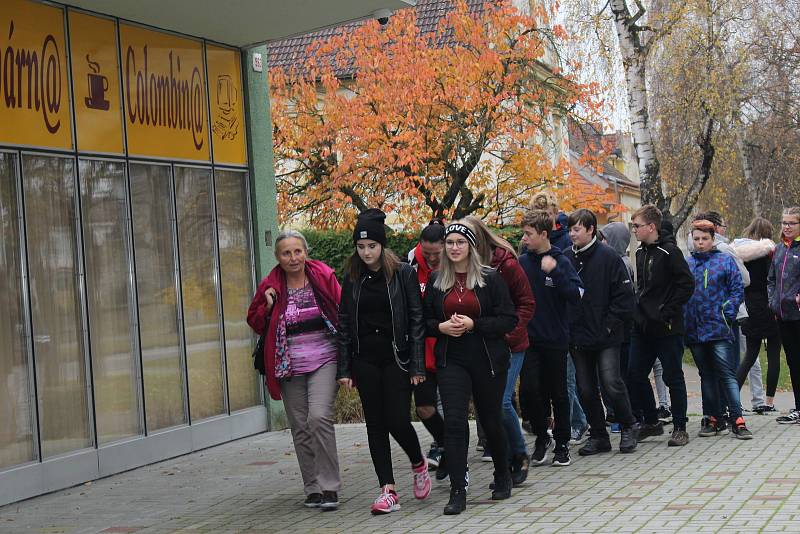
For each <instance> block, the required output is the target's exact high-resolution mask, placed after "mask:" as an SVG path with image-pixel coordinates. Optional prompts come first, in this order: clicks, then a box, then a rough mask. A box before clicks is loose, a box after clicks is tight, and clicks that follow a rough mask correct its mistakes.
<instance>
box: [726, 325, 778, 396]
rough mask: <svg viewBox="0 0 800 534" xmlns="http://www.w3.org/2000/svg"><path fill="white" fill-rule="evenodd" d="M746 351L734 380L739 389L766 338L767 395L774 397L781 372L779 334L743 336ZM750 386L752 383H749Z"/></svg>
mask: <svg viewBox="0 0 800 534" xmlns="http://www.w3.org/2000/svg"><path fill="white" fill-rule="evenodd" d="M745 339H746V340H747V342H746V346H747V348H746V352H745V355H744V360H742V363H741V365H739V369H738V370H737V371H736V381H737V382H738V383H739V389H741V388H742V384H744V381H745V380H747V375H748V374H749V373H750V369H751V368H752V367H753V364H754V363H756V358H758V353H759V352H761V342H762V341H763V340H765V339H766V341H767V397H774V396H775V390H776V389H777V387H778V378H780V374H781V338H780V337H779V336H770V337H768V338H763V337H760V336H745ZM750 385H751V386H752V384H750Z"/></svg>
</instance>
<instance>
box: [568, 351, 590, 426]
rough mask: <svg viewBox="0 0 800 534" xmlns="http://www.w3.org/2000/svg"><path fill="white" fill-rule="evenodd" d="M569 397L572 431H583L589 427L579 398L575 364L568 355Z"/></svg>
mask: <svg viewBox="0 0 800 534" xmlns="http://www.w3.org/2000/svg"><path fill="white" fill-rule="evenodd" d="M567 395H569V408H570V412H571V414H572V415H571V417H572V421H571V423H570V426H571V427H572V430H583V429H584V428H586V427H587V426H588V423H587V422H586V414H584V413H583V407H582V406H581V402H580V399H579V398H578V385H577V383H576V382H575V363H574V362H573V361H572V355H571V354H567Z"/></svg>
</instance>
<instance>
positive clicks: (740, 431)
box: [731, 417, 753, 439]
mask: <svg viewBox="0 0 800 534" xmlns="http://www.w3.org/2000/svg"><path fill="white" fill-rule="evenodd" d="M731 430H732V431H733V435H734V436H735V437H736V439H753V433H752V432H750V430H748V429H747V426H746V425H745V423H744V417H739V418H738V419H736V422H735V423H733V424H732V425H731Z"/></svg>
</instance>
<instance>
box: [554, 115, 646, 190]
mask: <svg viewBox="0 0 800 534" xmlns="http://www.w3.org/2000/svg"><path fill="white" fill-rule="evenodd" d="M568 131H569V151H570V159H573V160H574V162H573V163H575V162H577V161H578V160H580V158H581V157H582V156H583V155H584V154H586V153H587V151H588V153H589V154H590V155H594V156H596V155H598V154H600V153H601V152H604V151H605V152H606V153H607V154H608V156H607V157H606V158H605V159H604V160H603V172H602V173H598V172H597V170H596V169H593V168H592V169H590V168H589V166H587V165H576V167H580V171H579V174H580V175H581V176H583V177H584V178H585V179H587V180H588V181H589V182H591V183H597V185H600V182H601V181H604V182H608V181H610V180H614V181H616V182H618V183H620V184H621V185H624V186H628V187H636V188H638V187H639V182H638V181H635V180H632V179H631V178H629V177H628V176H626V175H625V174H623V173H621V172H620V171H619V170H618V169H617V168H616V167H614V165H613V163H612V162H611V156H616V157H619V158H622V159H625V154H624V153H623V150H622V146H621V144H622V143H621V141H622V140H621V137H622V135H624V134H622V133H620V132H614V133H608V134H604V133H603V129H602V126H601V125H598V124H589V123H578V122H577V121H575V120H570V121H569V125H568ZM588 175H595V176H592V177H591V179H590V177H589V176H588Z"/></svg>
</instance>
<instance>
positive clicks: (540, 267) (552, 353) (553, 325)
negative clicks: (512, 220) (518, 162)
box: [519, 210, 583, 466]
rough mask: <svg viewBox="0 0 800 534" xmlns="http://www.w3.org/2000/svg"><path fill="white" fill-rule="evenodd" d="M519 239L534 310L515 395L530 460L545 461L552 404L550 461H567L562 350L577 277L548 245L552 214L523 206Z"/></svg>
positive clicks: (578, 289) (566, 402)
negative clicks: (529, 436)
mask: <svg viewBox="0 0 800 534" xmlns="http://www.w3.org/2000/svg"><path fill="white" fill-rule="evenodd" d="M522 229H523V237H522V244H523V245H524V246H525V247H526V248H527V252H525V253H524V254H523V255H522V256H520V258H519V263H520V265H521V266H522V268H523V270H524V271H525V274H526V275H527V277H528V282H529V283H530V285H531V289H532V290H533V296H534V298H535V299H536V307H537V310H536V315H535V316H534V317H533V319H531V320H530V322H529V323H528V336H529V338H530V347H529V348H528V350H527V352H526V354H525V363H524V364H523V367H522V375H521V376H522V378H521V386H520V387H521V388H523V389H524V390H525V392H526V395H524V396H523V395H521V398H525V402H526V403H527V409H526V413H528V414H529V415H530V419H531V426H532V427H533V432H534V434H536V448H535V450H534V453H533V456H532V457H531V463H532V464H534V465H541V464H543V463H545V461H546V460H547V451H548V449H549V448H550V445H551V442H552V440H551V439H550V436H549V435H548V434H547V416H548V413H549V405H550V402H552V403H553V416H554V419H555V426H554V428H553V437H554V438H555V441H556V448H555V455H554V458H553V465H560V466H565V465H569V464H570V457H569V440H570V437H571V435H570V430H571V429H570V406H569V397H568V396H567V350H568V347H569V322H568V317H567V303H568V302H573V303H575V302H579V301H580V299H581V296H582V294H583V288H582V287H581V281H580V278H578V274H577V273H576V272H575V269H574V268H573V266H572V264H571V263H570V261H569V260H568V259H567V258H566V257H565V256H564V255H563V254H562V253H561V250H560V249H559V248H558V247H554V246H552V245H551V244H550V239H549V236H550V232H551V231H552V229H553V219H552V216H551V215H550V214H549V213H548V212H546V211H544V210H531V211H528V212H527V213H526V214H525V216H524V217H523V219H522Z"/></svg>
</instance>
